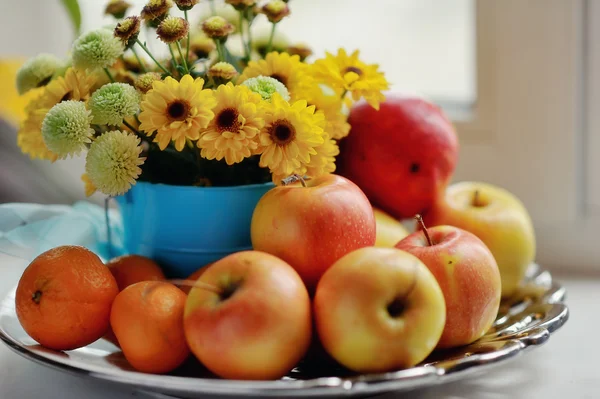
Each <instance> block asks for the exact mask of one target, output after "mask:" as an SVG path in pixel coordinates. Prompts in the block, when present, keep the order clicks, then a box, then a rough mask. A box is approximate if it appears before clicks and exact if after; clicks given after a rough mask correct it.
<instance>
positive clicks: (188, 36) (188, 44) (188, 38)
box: [183, 10, 190, 62]
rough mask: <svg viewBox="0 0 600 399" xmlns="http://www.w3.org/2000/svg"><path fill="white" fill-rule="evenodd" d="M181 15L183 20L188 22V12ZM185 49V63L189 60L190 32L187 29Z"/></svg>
mask: <svg viewBox="0 0 600 399" xmlns="http://www.w3.org/2000/svg"><path fill="white" fill-rule="evenodd" d="M183 15H184V16H185V20H186V21H187V22H188V24H189V21H188V12H187V10H185V11H184V12H183ZM185 47H186V49H185V62H187V61H188V60H189V59H190V30H189V29H188V34H187V44H186V46H185Z"/></svg>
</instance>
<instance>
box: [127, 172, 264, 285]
mask: <svg viewBox="0 0 600 399" xmlns="http://www.w3.org/2000/svg"><path fill="white" fill-rule="evenodd" d="M271 188H273V184H272V183H266V184H252V185H246V186H233V187H192V186H171V185H166V184H153V183H146V182H138V183H137V184H135V185H134V186H133V187H132V188H131V190H129V191H128V192H127V193H126V194H125V195H122V196H120V197H117V198H116V200H117V203H118V204H119V208H120V211H121V215H122V219H123V228H124V232H125V237H124V244H125V249H126V250H127V252H129V253H132V254H138V255H144V256H147V257H150V258H152V259H154V260H156V261H157V262H158V263H159V264H160V265H161V266H162V267H163V268H164V271H165V274H166V275H167V276H168V277H171V278H172V277H178V278H183V277H187V276H189V275H190V274H191V273H192V272H194V271H196V270H198V269H199V268H201V267H202V266H205V265H207V264H209V263H211V262H214V261H216V260H218V259H221V258H223V257H224V256H227V255H229V254H231V253H234V252H237V251H243V250H248V249H251V248H252V243H251V240H250V222H251V220H252V213H253V212H254V208H255V207H256V204H257V203H258V200H259V199H260V198H261V197H262V196H263V195H264V194H265V193H266V192H267V191H269V190H270V189H271Z"/></svg>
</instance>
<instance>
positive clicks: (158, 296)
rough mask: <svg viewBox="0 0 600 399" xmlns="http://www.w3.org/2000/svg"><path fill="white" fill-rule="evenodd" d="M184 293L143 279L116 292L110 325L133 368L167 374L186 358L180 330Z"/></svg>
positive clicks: (161, 283)
mask: <svg viewBox="0 0 600 399" xmlns="http://www.w3.org/2000/svg"><path fill="white" fill-rule="evenodd" d="M186 299H187V295H186V294H184V293H183V292H182V291H181V290H180V289H179V288H177V287H175V286H174V285H173V284H170V283H167V282H162V281H143V282H140V283H136V284H133V285H130V286H129V287H127V288H125V289H124V290H123V291H121V293H119V295H117V297H116V299H115V301H114V303H113V306H112V312H111V315H110V324H111V326H112V329H113V331H114V333H115V335H116V337H117V340H118V341H119V344H120V345H121V349H122V350H123V354H124V355H125V358H126V359H127V361H129V363H130V364H131V365H132V366H133V367H134V368H135V369H137V370H139V371H142V372H146V373H156V374H160V373H167V372H169V371H171V370H173V369H175V368H177V367H178V366H179V365H181V364H182V363H183V362H184V361H185V360H186V359H187V357H188V355H189V353H190V351H189V349H188V346H187V343H186V340H185V334H184V332H183V309H184V307H185V301H186Z"/></svg>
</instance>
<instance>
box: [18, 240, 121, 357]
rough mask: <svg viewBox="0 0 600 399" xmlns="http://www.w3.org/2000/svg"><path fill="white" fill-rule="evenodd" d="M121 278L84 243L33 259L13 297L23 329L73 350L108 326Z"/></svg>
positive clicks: (51, 344) (43, 341)
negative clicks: (117, 278)
mask: <svg viewBox="0 0 600 399" xmlns="http://www.w3.org/2000/svg"><path fill="white" fill-rule="evenodd" d="M118 292H119V290H118V288H117V283H116V281H115V278H114V277H113V276H112V274H111V273H110V271H109V270H108V268H107V267H106V266H105V265H104V263H102V261H101V260H100V258H98V256H96V255H95V254H94V253H93V252H91V251H89V250H88V249H86V248H83V247H79V246H60V247H56V248H53V249H51V250H49V251H46V252H44V253H42V254H41V255H39V256H38V257H37V258H35V259H34V260H33V261H32V262H31V263H30V264H29V266H28V267H27V268H26V269H25V271H24V272H23V275H22V276H21V279H20V280H19V285H18V287H17V292H16V296H15V305H16V312H17V317H18V319H19V322H20V323H21V325H22V326H23V329H24V330H25V331H26V332H27V334H29V335H30V336H31V338H33V339H34V340H36V341H37V342H39V343H40V344H41V345H43V346H45V347H47V348H50V349H55V350H71V349H76V348H80V347H82V346H85V345H88V344H91V343H92V342H94V341H96V340H97V339H99V338H101V337H102V335H103V334H104V333H105V332H106V331H107V330H108V327H109V320H110V310H111V305H112V302H113V300H114V299H115V297H116V295H117V294H118Z"/></svg>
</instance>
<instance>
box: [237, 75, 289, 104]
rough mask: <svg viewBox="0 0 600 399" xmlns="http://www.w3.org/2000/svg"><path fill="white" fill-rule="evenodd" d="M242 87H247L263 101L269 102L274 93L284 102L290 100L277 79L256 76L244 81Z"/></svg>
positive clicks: (285, 89) (283, 86)
mask: <svg viewBox="0 0 600 399" xmlns="http://www.w3.org/2000/svg"><path fill="white" fill-rule="evenodd" d="M242 85H244V86H248V88H249V89H250V90H252V91H253V92H255V93H258V94H260V96H261V97H262V99H263V100H265V101H271V97H272V96H273V94H275V93H279V95H280V96H281V97H282V98H283V99H284V100H285V101H289V100H290V93H289V92H288V89H287V88H286V87H285V85H284V84H283V83H281V82H280V81H278V80H277V79H274V78H271V77H269V76H257V77H255V78H250V79H248V80H245V81H244V82H243V83H242Z"/></svg>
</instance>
